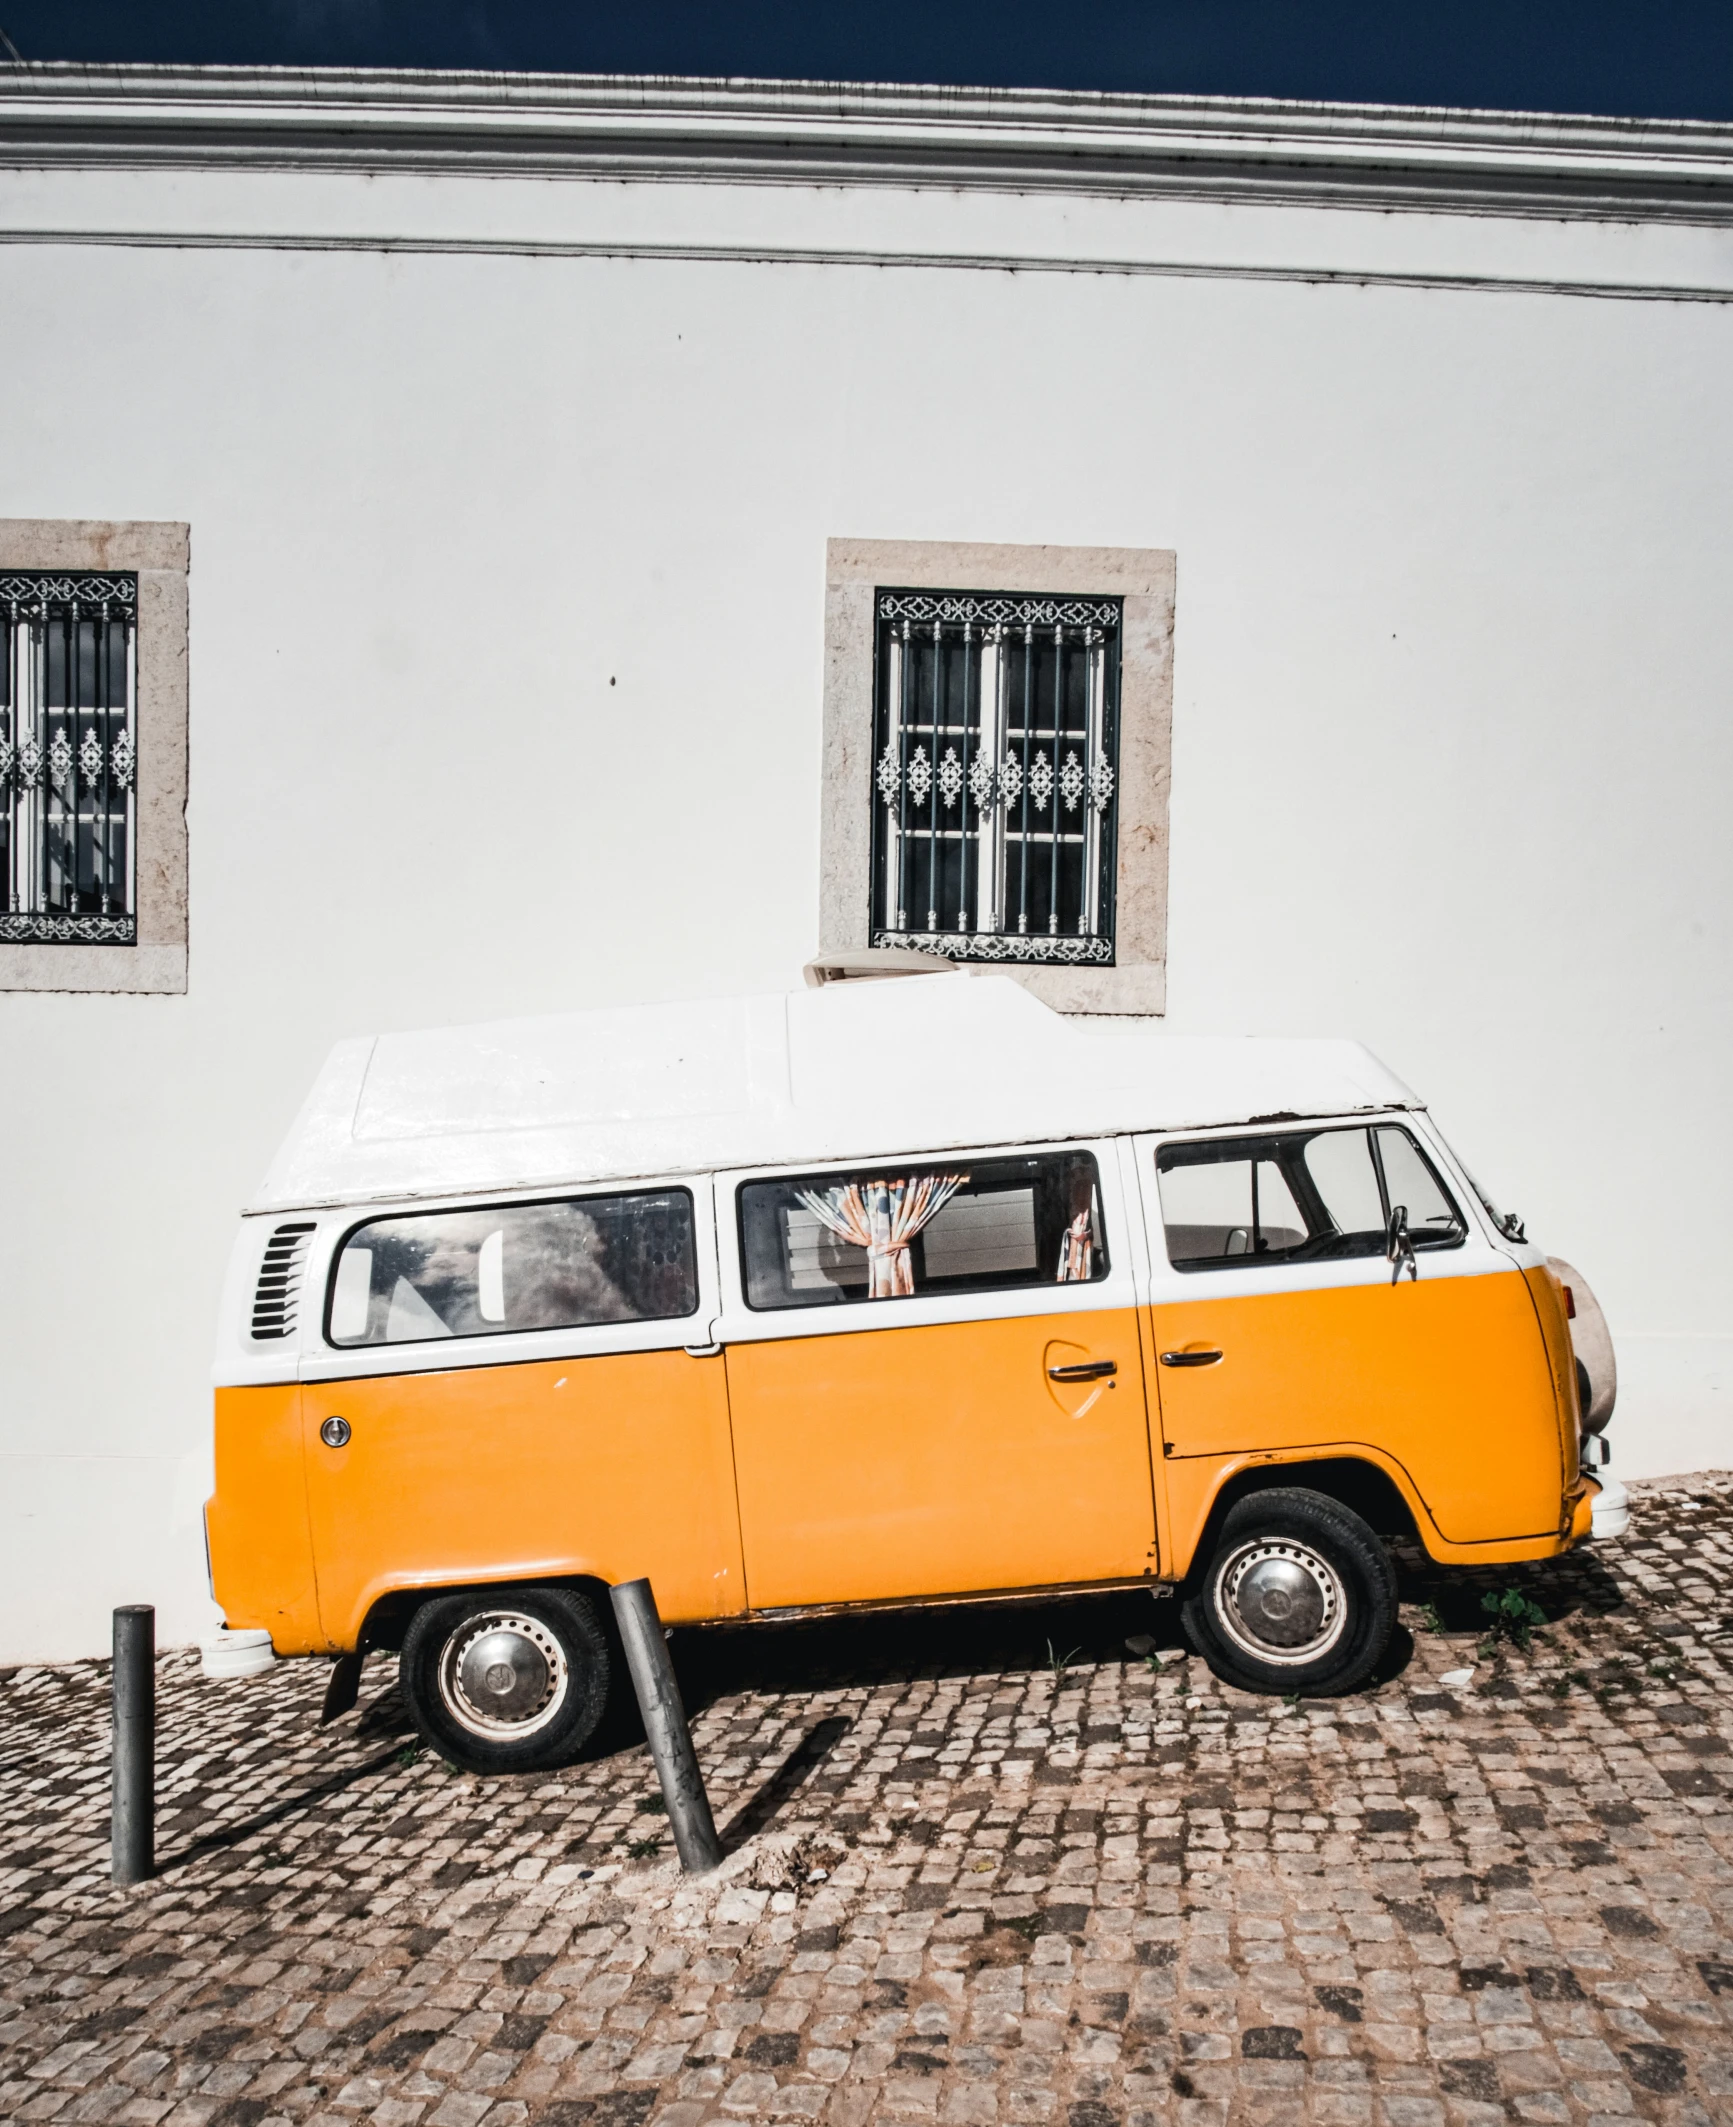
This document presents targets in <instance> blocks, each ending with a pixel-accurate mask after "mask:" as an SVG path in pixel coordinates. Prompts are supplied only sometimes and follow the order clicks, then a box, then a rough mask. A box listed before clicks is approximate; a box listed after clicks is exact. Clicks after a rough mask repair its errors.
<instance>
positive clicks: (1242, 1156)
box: [207, 972, 1612, 1770]
mask: <svg viewBox="0 0 1733 2127" xmlns="http://www.w3.org/2000/svg"><path fill="white" fill-rule="evenodd" d="M1567 1282H1568V1286H1569V1289H1568V1290H1567ZM1573 1303H1574V1306H1575V1308H1576V1310H1577V1315H1578V1320H1579V1322H1581V1323H1584V1324H1585V1325H1587V1326H1591V1327H1593V1328H1594V1330H1595V1335H1596V1336H1597V1337H1599V1338H1601V1339H1602V1341H1603V1342H1604V1325H1601V1324H1600V1323H1599V1317H1598V1310H1595V1309H1594V1307H1593V1301H1592V1297H1591V1296H1589V1295H1588V1293H1587V1288H1586V1287H1585V1286H1583V1285H1582V1284H1581V1281H1580V1280H1579V1279H1576V1278H1575V1275H1574V1273H1567V1280H1566V1281H1561V1278H1560V1276H1559V1275H1558V1274H1557V1273H1556V1272H1555V1270H1554V1269H1553V1268H1551V1267H1549V1265H1548V1262H1547V1260H1546V1258H1545V1257H1543V1256H1542V1255H1541V1254H1540V1253H1539V1251H1538V1250H1536V1249H1535V1248H1534V1247H1533V1246H1532V1245H1530V1244H1529V1243H1528V1242H1527V1241H1526V1240H1525V1239H1524V1238H1523V1236H1522V1232H1521V1228H1520V1226H1518V1224H1517V1223H1516V1222H1515V1221H1514V1220H1513V1219H1509V1218H1505V1217H1503V1216H1501V1215H1500V1214H1499V1213H1498V1212H1497V1211H1495V1210H1494V1208H1493V1207H1492V1206H1491V1205H1490V1204H1489V1203H1488V1201H1487V1200H1486V1198H1485V1197H1484V1196H1483V1195H1482V1194H1481V1192H1480V1191H1479V1190H1478V1188H1477V1187H1476V1186H1475V1184H1474V1183H1473V1181H1472V1180H1471V1179H1470V1177H1469V1176H1468V1174H1467V1173H1466V1171H1465V1170H1464V1169H1463V1168H1462V1166H1461V1165H1460V1164H1459V1163H1458V1161H1457V1160H1456V1159H1455V1158H1454V1156H1453V1155H1452V1153H1451V1152H1450V1149H1449V1148H1448V1146H1446V1145H1445V1144H1444V1142H1443V1140H1442V1139H1441V1138H1440V1137H1439V1135H1438V1133H1437V1131H1436V1130H1435V1129H1434V1128H1433V1127H1432V1124H1431V1122H1430V1120H1429V1118H1428V1116H1427V1115H1426V1113H1425V1110H1424V1108H1423V1107H1422V1105H1421V1103H1420V1102H1419V1101H1418V1100H1417V1099H1416V1098H1415V1096H1414V1095H1413V1094H1412V1093H1411V1092H1410V1091H1409V1090H1408V1088H1407V1087H1406V1086H1404V1085H1403V1084H1402V1083H1401V1082H1400V1081H1399V1080H1398V1079H1396V1078H1395V1077H1393V1076H1392V1075H1391V1073H1390V1072H1389V1071H1387V1070H1386V1069H1385V1068H1384V1067H1383V1066H1382V1065H1381V1064H1380V1063H1378V1062H1377V1061H1376V1060H1375V1059H1374V1058H1373V1057H1372V1056H1370V1055H1369V1054H1368V1053H1367V1052H1366V1051H1365V1050H1364V1049H1362V1048H1360V1047H1359V1046H1358V1045H1356V1044H1354V1043H1351V1042H1345V1041H1274V1040H1213V1039H1212V1040H1205V1039H1193V1038H1190V1037H1181V1036H1174V1035H1168V1034H1162V1033H1149V1032H1142V1031H1139V1032H1129V1031H1126V1032H1120V1031H1098V1030H1096V1029H1094V1028H1090V1027H1086V1026H1084V1025H1080V1024H1078V1023H1076V1022H1074V1021H1068V1020H1065V1019H1063V1018H1061V1017H1059V1016H1057V1015H1056V1014H1054V1013H1052V1012H1050V1011H1048V1010H1047V1009H1046V1008H1045V1007H1044V1006H1043V1005H1041V1004H1040V1003H1039V1002H1038V1001H1037V1000H1036V999H1034V998H1033V997H1032V996H1030V995H1029V993H1028V992H1027V991H1025V990H1024V989H1022V988H1021V987H1019V986H1018V985H1017V984H1016V983H1015V982H1013V981H1011V980H1009V979H1006V978H1003V977H991V976H989V977H981V976H978V975H965V974H963V973H961V972H958V973H941V974H926V975H921V976H919V977H910V978H906V979H902V980H895V981H874V982H838V983H829V984H826V985H824V986H821V987H816V988H810V989H807V990H805V991H800V992H796V993H794V994H792V995H788V996H768V997H756V998H746V999H730V1000H720V1001H714V1002H708V1003H697V1004H680V1005H665V1006H642V1007H637V1008H633V1009H627V1010H616V1011H598V1012H586V1013H576V1014H571V1015H567V1016H563V1017H555V1018H547V1019H535V1020H523V1021H516V1022H510V1023H506V1024H501V1025H495V1026H485V1027H473V1028H465V1029H458V1030H448V1031H440V1032H431V1033H420V1034H403V1035H386V1036H381V1037H379V1038H378V1039H376V1040H362V1041H353V1042H345V1043H343V1044H341V1045H340V1046H339V1047H338V1048H337V1049H336V1050H335V1051H334V1052H333V1054H332V1056H331V1059H330V1061H329V1063H328V1064H327V1066H326V1068H325V1070H324V1072H323V1074H322V1076H321V1077H320V1079H319V1081H318V1083H317V1084H316V1086H315V1088H314V1090H313V1093H312V1096H311V1098H310V1099H309V1101H308V1103H307V1106H306V1108H305V1109H304V1111H303V1113H302V1115H301V1117H300V1118H299V1120H298V1122H297V1123H296V1125H295V1127H294V1129H293V1131H292V1132H291V1134H290V1136H289V1139H288V1141H287V1143H286V1144H285V1146H284V1147H283V1150H282V1152H281V1154H280V1155H279V1157H278V1159H277V1161H276V1163H275V1165H274V1166H273V1167H272V1169H271V1172H270V1174H269V1175H268V1177H267V1178H266V1181H265V1183H264V1186H263V1188H262V1189H261V1191H260V1194H259V1198H258V1201H257V1202H256V1204H255V1205H254V1206H253V1208H252V1209H251V1210H250V1211H249V1212H248V1214H247V1215H246V1216H245V1218H244V1219H243V1221H242V1225H241V1233H240V1237H239V1239H238V1241H237V1243H236V1247H235V1252H234V1258H233V1263H232V1268H231V1272H230V1277H229V1282H228V1287H227V1293H226V1299H225V1303H224V1309H223V1320H222V1331H221V1348H220V1355H219V1359H218V1364H217V1392H216V1469H217V1485H216V1493H215V1496H214V1498H213V1499H212V1500H211V1502H210V1504H209V1507H208V1510H207V1528H208V1534H209V1542H210V1552H211V1561H212V1571H213V1583H214V1588H215V1592H216V1595H217V1598H218V1600H219V1601H220V1603H221V1605H222V1607H223V1610H224V1613H225V1615H226V1617H227V1620H228V1623H229V1625H230V1626H231V1627H234V1628H241V1627H255V1628H264V1629H265V1630H267V1631H268V1632H269V1633H270V1636H271V1640H272V1643H273V1645H274V1647H275V1649H276V1651H277V1652H278V1653H279V1654H285V1655H287V1654H312V1653H326V1654H335V1655H351V1656H353V1655H354V1654H355V1653H356V1652H357V1651H358V1650H362V1649H365V1648H370V1647H383V1648H396V1649H399V1650H400V1654H401V1674H402V1681H403V1688H404V1694H405V1697H406V1699H407V1701H408V1704H409V1706H410V1708H411V1710H412V1712H413V1714H414V1716H415V1718H416V1720H417V1721H418V1723H419V1724H420V1726H421V1728H422V1730H423V1732H424V1733H425V1734H426V1735H427V1737H428V1738H429V1740H430V1741H432V1742H433V1743H434V1744H435V1745H436V1746H437V1747H438V1748H439V1749H440V1750H441V1751H443V1752H444V1753H445V1754H446V1755H447V1756H448V1757H451V1758H453V1759H455V1760H458V1761H460V1762H463V1763H466V1764H470V1765H474V1766H477V1767H481V1768H485V1769H493V1770H510V1769H521V1770H532V1769H537V1768H539V1767H542V1766H545V1765H550V1764H554V1763H558V1762H561V1761H562V1760H563V1759H565V1758H569V1757H570V1756H571V1755H572V1754H573V1753H574V1752H575V1751H577V1750H579V1749H580V1748H581V1747H582V1745H583V1743H584V1742H585V1740H586V1739H587V1737H588V1736H589V1735H590V1733H591V1732H592V1731H593V1730H594V1728H595V1726H596V1723H597V1721H598V1720H599V1718H600V1715H601V1711H602V1708H603V1706H604V1704H605V1702H606V1699H607V1697H608V1694H609V1691H610V1689H611V1688H612V1683H613V1679H614V1677H615V1675H616V1673H617V1668H618V1664H617V1658H616V1655H615V1651H614V1649H613V1645H612V1641H611V1636H610V1628H609V1625H608V1622H607V1620H608V1603H607V1599H606V1591H607V1589H608V1588H609V1587H610V1586H611V1585H613V1584H615V1583H618V1582H621V1581H625V1580H632V1579H636V1578H638V1577H640V1576H647V1577H648V1578H649V1580H650V1582H651V1584H652V1587H653V1590H654V1594H655V1598H656V1601H657V1603H658V1605H659V1607H660V1610H661V1614H662V1616H663V1618H664V1619H665V1620H666V1621H667V1622H668V1623H669V1624H670V1625H698V1624H707V1623H713V1622H716V1621H719V1620H724V1619H749V1618H755V1617H756V1618H763V1617H788V1616H790V1615H792V1614H798V1613H804V1612H813V1611H823V1610H829V1609H833V1608H835V1607H837V1606H843V1605H867V1604H898V1605H911V1606H913V1605H920V1604H924V1603H931V1602H939V1601H943V1602H952V1601H957V1600H968V1599H979V1598H986V1597H995V1596H1008V1595H1030V1594H1035V1593H1050V1592H1052V1591H1057V1590H1091V1589H1111V1588H1126V1587H1137V1586H1146V1585H1147V1586H1151V1587H1154V1588H1155V1589H1156V1590H1157V1591H1158V1592H1167V1590H1168V1589H1169V1588H1171V1587H1173V1586H1177V1587H1178V1589H1179V1591H1180V1592H1181V1593H1182V1595H1183V1597H1184V1602H1185V1608H1184V1616H1185V1621H1186V1627H1187V1630H1188V1632H1189V1634H1190V1636H1191V1637H1192V1639H1193V1641H1194V1643H1195V1644H1196V1646H1197V1647H1198V1648H1199V1650H1200V1651H1201V1652H1202V1653H1203V1654H1204V1655H1205V1656H1206V1657H1207V1659H1208V1660H1209V1662H1210V1663H1211V1665H1212V1667H1214V1668H1215V1669H1216V1670H1217V1671H1218V1673H1219V1674H1221V1675H1222V1676H1224V1677H1227V1678H1229V1679H1231V1680H1232V1681H1234V1682H1235V1683H1237V1684H1240V1685H1243V1686H1245V1687H1247V1688H1250V1689H1254V1690H1262V1691H1279V1692H1283V1693H1291V1692H1316V1691H1325V1690H1330V1691H1341V1690H1346V1689H1350V1688H1352V1687H1353V1686H1354V1685H1355V1684H1357V1683H1359V1682H1361V1681H1362V1680H1364V1678H1365V1677H1366V1676H1367V1675H1368V1674H1369V1673H1370V1672H1371V1671H1372V1669H1373V1668H1374V1666H1375V1665H1376V1663H1377V1661H1378V1659H1379V1657H1380V1655H1381V1654H1382V1652H1383V1650H1384V1647H1385V1645H1386V1643H1387V1641H1388V1638H1389V1635H1390V1632H1391V1629H1392V1626H1393V1623H1394V1618H1395V1579H1394V1574H1393V1570H1392V1567H1391V1563H1390V1557H1389V1553H1388V1550H1387V1548H1386V1544H1385V1542H1384V1540H1383V1539H1385V1538H1391V1537H1394V1538H1406V1539H1408V1540H1410V1541H1411V1542H1417V1543H1418V1544H1419V1545H1420V1546H1421V1547H1423V1549H1424V1550H1425V1552H1426V1553H1427V1554H1428V1555H1429V1556H1430V1557H1431V1558H1432V1559H1434V1560H1436V1561H1437V1562H1439V1563H1440V1564H1443V1565H1462V1566H1469V1565H1487V1564H1504V1563H1507V1562H1510V1561H1516V1560H1526V1559H1543V1558H1549V1557H1552V1556H1554V1555H1556V1554H1558V1553H1560V1552H1562V1551H1565V1550H1567V1549H1568V1548H1569V1547H1570V1546H1571V1545H1573V1544H1575V1543H1577V1542H1579V1541H1581V1540H1582V1539H1583V1538H1584V1537H1585V1536H1586V1535H1588V1534H1589V1532H1590V1528H1591V1522H1592V1518H1593V1515H1594V1511H1595V1506H1596V1501H1597V1496H1598V1493H1599V1490H1600V1488H1599V1486H1598V1485H1597V1482H1596V1480H1595V1479H1593V1478H1592V1477H1590V1476H1589V1475H1587V1474H1586V1473H1585V1472H1584V1471H1583V1469H1582V1468H1581V1466H1580V1463H1581V1456H1580V1453H1579V1442H1580V1436H1581V1435H1582V1433H1583V1427H1584V1424H1585V1420H1587V1422H1589V1423H1591V1424H1593V1425H1596V1426H1604V1424H1605V1420H1606V1416H1607V1410H1608V1408H1610V1398H1611V1388H1610V1380H1603V1381H1600V1382H1597V1381H1596V1380H1595V1379H1594V1378H1593V1377H1592V1376H1591V1375H1590V1374H1588V1373H1586V1372H1585V1371H1584V1361H1583V1360H1582V1359H1580V1358H1579V1356H1578V1353H1577V1352H1576V1351H1574V1350H1573V1344H1572V1335H1571V1328H1572V1325H1571V1322H1570V1319H1569V1310H1570V1308H1571V1306H1572V1305H1573ZM1585 1345H1586V1349H1587V1350H1588V1351H1589V1352H1591V1353H1598V1352H1599V1349H1600V1347H1599V1345H1597V1344H1596V1343H1595V1342H1594V1341H1593V1339H1588V1340H1585ZM1610 1350H1611V1347H1610V1344H1608V1345H1606V1347H1605V1352H1606V1360H1605V1362H1603V1361H1601V1360H1599V1359H1596V1360H1595V1361H1594V1362H1593V1363H1595V1364H1598V1365H1601V1366H1602V1369H1603V1372H1604V1371H1605V1364H1606V1363H1608V1362H1610ZM1597 1406H1598V1407H1597ZM1607 1504H1608V1506H1609V1508H1610V1507H1611V1504H1612V1502H1611V1500H1610V1499H1609V1501H1608V1503H1607Z"/></svg>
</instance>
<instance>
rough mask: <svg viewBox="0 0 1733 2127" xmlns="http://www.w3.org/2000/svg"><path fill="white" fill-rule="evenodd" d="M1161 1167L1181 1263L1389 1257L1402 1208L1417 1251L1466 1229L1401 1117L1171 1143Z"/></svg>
mask: <svg viewBox="0 0 1733 2127" xmlns="http://www.w3.org/2000/svg"><path fill="white" fill-rule="evenodd" d="M1156 1168H1157V1173H1158V1175H1159V1182H1160V1189H1161V1216H1162V1224H1163V1225H1164V1227H1165V1228H1166V1232H1167V1255H1168V1261H1169V1262H1170V1263H1171V1264H1172V1265H1173V1267H1174V1269H1175V1270H1233V1269H1240V1268H1244V1267H1246V1266H1249V1265H1250V1264H1253V1263H1258V1262H1263V1263H1322V1262H1332V1261H1336V1260H1339V1259H1341V1258H1343V1257H1346V1256H1376V1255H1382V1254H1383V1253H1384V1248H1385V1237H1386V1235H1387V1233H1388V1231H1389V1223H1390V1213H1391V1209H1392V1207H1393V1206H1396V1205H1400V1206H1401V1207H1402V1209H1403V1211H1404V1213H1405V1215H1406V1217H1407V1221H1408V1231H1409V1237H1410V1238H1411V1240H1412V1241H1413V1243H1414V1246H1415V1247H1416V1248H1454V1247H1456V1246H1458V1245H1459V1244H1460V1243H1461V1241H1462V1239H1463V1237H1464V1233H1465V1231H1466V1229H1465V1228H1464V1226H1463V1223H1462V1220H1461V1218H1460V1217H1459V1216H1458V1214H1457V1211H1456V1207H1455V1206H1454V1204H1452V1202H1451V1200H1450V1198H1449V1196H1448V1195H1447V1194H1446V1193H1445V1190H1444V1186H1443V1184H1442V1183H1441V1182H1440V1181H1439V1179H1438V1176H1437V1175H1436V1173H1435V1172H1434V1171H1433V1167H1432V1163H1431V1161H1430V1160H1428V1159H1427V1157H1426V1155H1425V1153H1424V1152H1422V1151H1421V1149H1420V1147H1419V1146H1418V1145H1417V1144H1416V1143H1415V1142H1414V1140H1413V1138H1411V1137H1410V1136H1409V1134H1408V1132H1407V1131H1406V1130H1403V1129H1401V1128H1399V1127H1397V1126H1395V1125H1393V1124H1379V1125H1378V1126H1376V1127H1375V1128H1373V1129H1362V1130H1339V1129H1338V1130H1287V1131H1283V1132H1281V1133H1280V1135H1275V1136H1269V1137H1252V1138H1223V1139H1215V1140H1212V1141H1210V1142H1208V1143H1204V1144H1189V1145H1187V1144H1181V1145H1163V1146H1162V1148H1161V1150H1160V1152H1159V1153H1158V1154H1157V1157H1156Z"/></svg>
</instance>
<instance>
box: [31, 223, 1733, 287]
mask: <svg viewBox="0 0 1733 2127" xmlns="http://www.w3.org/2000/svg"><path fill="white" fill-rule="evenodd" d="M6 244H18V245H39V246H47V247H53V246H56V245H80V244H81V245H99V246H107V247H110V248H115V249H120V250H146V251H304V252H318V251H324V252H375V253H383V254H388V255H408V256H417V255H420V256H428V257H435V258H444V257H458V258H463V257H478V258H529V259H541V258H545V259H620V260H640V261H644V262H646V263H650V264H659V263H670V262H690V263H694V264H699V265H720V266H854V267H864V268H870V269H873V270H877V271H898V270H910V269H920V270H924V271H931V270H935V269H936V270H939V271H942V272H948V273H965V272H973V273H1006V274H1018V273H1066V274H1100V275H1104V276H1106V277H1109V278H1114V277H1130V278H1154V279H1160V280H1194V281H1273V282H1291V283H1296V284H1298V285H1301V286H1305V287H1320V288H1414V289H1434V290H1440V291H1443V292H1446V293H1454V294H1467V295H1547V296H1571V297H1586V298H1592V299H1594V300H1598V301H1602V302H1628V303H1733V285H1730V286H1728V287H1726V288H1710V287H1702V286H1693V285H1691V284H1688V283H1681V284H1674V283H1666V282H1647V281H1612V280H1606V281H1600V280H1566V279H1544V278H1534V277H1531V276H1522V275H1516V274H1510V275H1506V274H1491V273H1478V274H1477V273H1398V272H1392V271H1387V270H1383V269H1379V268H1371V267H1326V266H1304V265H1282V266H1275V265H1255V264H1244V265H1236V264H1232V263H1224V262H1221V261H1198V260H1190V259H1107V258H1099V259H1092V258H1064V257H1057V256H1039V255H1034V254H1030V255H1024V254H1021V253H1013V252H1003V253H994V252H938V251H931V252H928V251H869V250H843V249H840V248H822V247H811V248H805V247H800V246H795V245H787V246H780V245H774V244H697V243H686V244H653V243H640V242H632V241H627V240H624V239H620V240H609V239H596V240H587V241H579V240H570V241H567V240H563V239H546V240H543V239H537V238H528V237H525V238H514V237H432V236H427V237H423V236H360V235H353V236H352V235H323V236H296V235H281V234H277V235H272V234H254V233H249V232H232V231H227V230H223V231H198V230H183V231H175V232H172V233H171V232H165V231H156V230H150V231H144V232H139V231H135V230H120V229H5V228H0V245H6Z"/></svg>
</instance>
